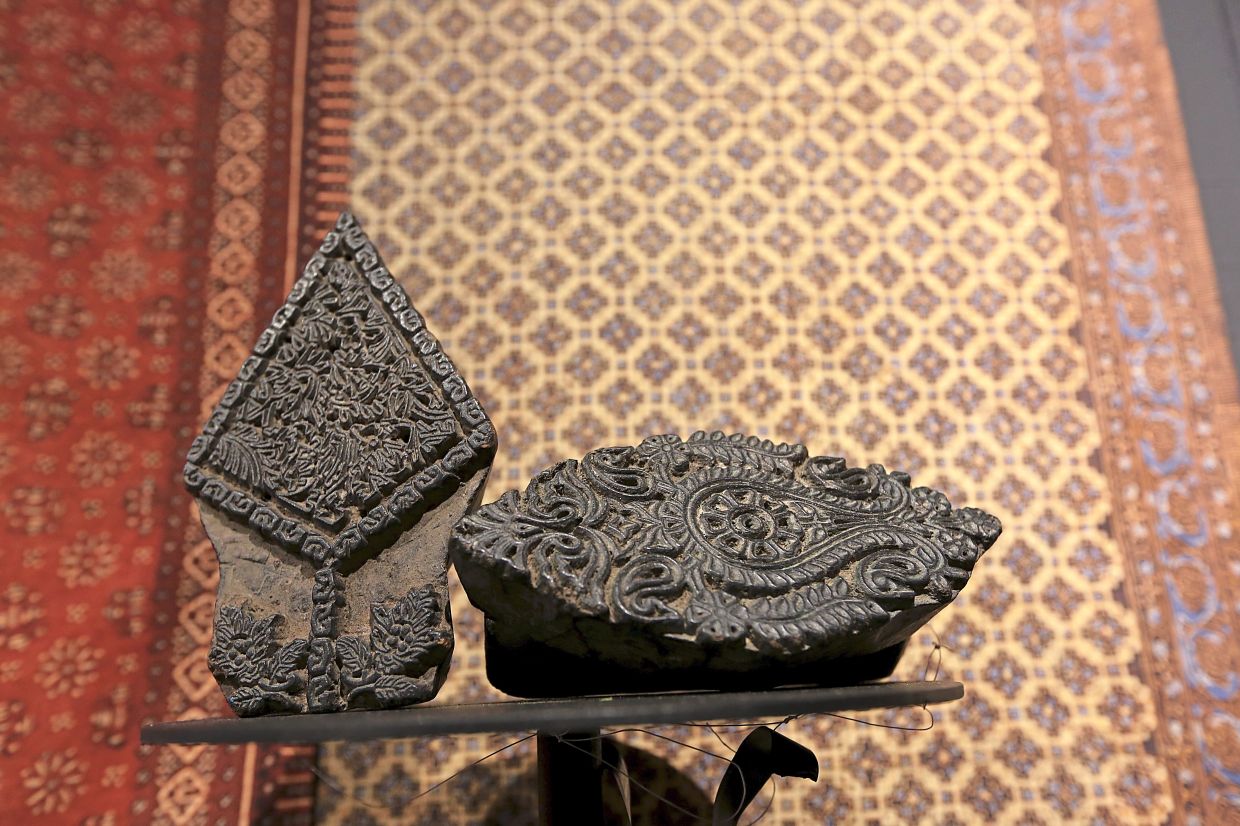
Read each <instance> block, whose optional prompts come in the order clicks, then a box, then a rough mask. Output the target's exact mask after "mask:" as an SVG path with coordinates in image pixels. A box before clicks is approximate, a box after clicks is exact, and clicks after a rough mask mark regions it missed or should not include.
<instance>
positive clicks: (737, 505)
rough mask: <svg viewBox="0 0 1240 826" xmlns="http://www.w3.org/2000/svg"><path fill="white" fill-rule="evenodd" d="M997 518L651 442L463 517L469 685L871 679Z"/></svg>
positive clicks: (565, 468) (882, 488) (702, 447)
mask: <svg viewBox="0 0 1240 826" xmlns="http://www.w3.org/2000/svg"><path fill="white" fill-rule="evenodd" d="M1000 529H1001V527H1000V525H999V520H997V519H996V518H995V517H993V516H991V515H990V514H987V513H984V512H982V511H980V510H976V509H974V508H959V509H957V508H953V507H952V506H951V504H950V503H949V502H948V500H947V497H946V496H944V495H943V494H942V493H939V492H938V491H935V490H932V489H930V488H924V487H916V488H914V487H910V484H909V478H908V476H907V475H905V474H903V473H888V472H887V471H885V470H884V469H883V468H882V467H881V466H880V465H870V466H869V467H864V468H861V467H848V466H847V465H845V463H844V461H843V460H842V459H837V458H833V457H826V456H815V457H811V456H810V455H809V453H808V451H807V450H806V449H805V448H804V447H803V446H801V445H787V444H775V443H772V442H770V441H767V440H761V439H758V438H755V437H745V436H725V435H724V434H722V433H701V432H699V433H695V434H694V435H693V436H691V437H690V438H689V439H688V440H684V441H682V440H681V439H680V438H679V437H677V436H656V437H652V438H649V439H646V440H645V441H644V442H642V443H641V444H640V445H638V446H637V447H615V448H604V449H600V450H595V451H592V452H590V453H588V454H586V456H585V457H584V458H583V459H581V460H580V461H577V460H570V461H566V462H561V463H559V464H557V465H554V466H553V467H550V468H548V469H546V470H544V471H543V472H542V473H540V474H539V475H538V476H537V477H535V478H534V480H533V481H531V482H530V484H529V486H528V487H527V488H526V489H525V492H524V493H517V492H516V491H510V492H508V493H506V494H504V495H503V496H501V497H500V498H499V500H498V501H496V502H494V503H492V504H489V505H487V506H485V507H483V508H481V509H480V510H478V511H477V512H476V513H474V514H473V515H471V516H467V517H466V518H464V519H462V520H461V522H460V523H459V524H458V525H457V528H456V530H455V532H454V533H453V536H452V542H451V555H452V560H453V563H454V564H455V565H456V569H457V573H458V575H459V576H460V578H461V582H462V584H463V585H464V586H465V590H466V592H467V593H468V595H469V599H470V601H471V602H473V604H474V605H476V606H477V607H478V608H480V609H482V611H484V612H485V613H486V652H487V674H488V676H489V678H490V679H491V682H493V683H494V684H495V685H496V687H497V688H499V689H501V690H503V691H506V692H508V693H510V694H516V695H520V696H527V697H533V696H557V695H566V694H598V693H612V692H623V691H666V690H678V689H739V688H749V689H755V688H767V687H773V686H778V685H791V684H806V683H808V684H819V685H830V684H845V683H853V682H859V681H863V680H872V679H878V678H881V677H885V676H887V675H889V674H890V673H891V671H892V669H893V668H894V667H895V664H896V662H897V660H898V658H899V655H900V651H901V650H902V648H903V644H904V642H905V641H906V640H907V639H908V637H909V635H911V634H912V633H913V632H914V631H915V630H917V628H919V627H920V626H921V625H922V624H924V623H925V622H926V621H927V620H929V619H930V618H931V617H932V616H934V615H935V614H936V613H937V612H938V611H939V610H940V609H942V608H943V607H944V606H945V605H947V604H948V603H949V602H951V600H952V599H954V598H955V597H956V595H957V594H958V593H959V592H960V589H961V588H963V587H964V585H965V583H966V582H967V581H968V579H969V574H970V571H971V570H972V569H973V566H974V564H975V563H976V562H977V560H978V558H979V557H980V556H981V555H982V553H983V552H985V551H986V549H987V548H989V547H990V546H991V545H992V544H993V543H994V542H995V540H996V539H997V538H998V536H999V532H1000Z"/></svg>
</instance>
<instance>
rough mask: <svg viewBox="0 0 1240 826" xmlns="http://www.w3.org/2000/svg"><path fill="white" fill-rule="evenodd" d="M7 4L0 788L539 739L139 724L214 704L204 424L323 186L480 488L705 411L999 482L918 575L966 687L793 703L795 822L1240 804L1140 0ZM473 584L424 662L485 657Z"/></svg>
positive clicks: (851, 450) (654, 746)
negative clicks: (990, 530) (459, 395)
mask: <svg viewBox="0 0 1240 826" xmlns="http://www.w3.org/2000/svg"><path fill="white" fill-rule="evenodd" d="M7 5H12V4H10V3H4V0H0V8H4V7H5V6H7ZM4 11H5V12H6V13H4V14H0V91H2V92H3V94H2V95H0V116H3V117H4V118H5V121H4V122H5V129H4V130H3V132H0V135H2V136H0V198H3V200H4V204H5V206H6V208H7V211H6V219H7V220H5V221H4V222H2V223H0V242H2V243H0V295H2V296H3V297H4V298H5V299H6V300H5V302H4V304H3V306H2V307H0V321H2V322H3V323H0V331H3V332H0V386H3V387H4V393H3V395H2V396H0V484H2V487H0V516H2V517H3V520H4V521H3V527H2V530H3V531H4V533H3V534H2V535H3V536H4V538H5V542H4V546H3V552H4V558H5V561H6V562H8V563H9V564H8V566H7V571H8V574H9V576H8V577H7V579H6V581H4V582H3V583H0V600H2V602H0V651H2V652H3V659H2V660H0V789H2V790H3V792H4V793H3V794H0V820H5V821H6V822H7V821H8V820H13V821H14V822H49V823H52V822H55V823H59V822H69V823H77V822H94V823H113V822H116V823H119V822H160V823H178V824H180V823H186V824H189V823H194V824H198V823H202V824H205V823H227V822H250V821H251V820H263V819H269V820H272V821H274V820H275V819H277V818H279V819H283V820H284V821H290V820H297V819H299V818H300V819H302V820H306V819H309V818H310V817H311V816H315V817H316V818H317V820H319V821H321V822H324V823H357V824H367V823H386V822H401V823H437V824H438V823H475V822H483V821H484V820H487V819H490V820H493V821H495V822H521V818H522V817H526V818H528V813H529V808H530V806H531V805H532V801H533V797H532V795H533V786H532V783H533V771H534V753H533V749H532V746H531V744H530V743H528V742H527V743H524V744H522V745H520V746H518V747H516V748H514V749H512V750H510V751H507V752H505V753H504V754H503V755H501V756H500V757H497V758H494V759H493V760H491V761H488V762H487V763H484V764H483V765H481V766H479V767H476V768H473V769H469V770H467V771H466V772H465V773H464V774H463V775H462V776H461V777H460V778H458V779H457V780H455V781H453V785H448V786H445V787H444V788H443V789H441V790H439V791H437V792H434V793H432V794H430V795H428V796H426V797H424V798H420V799H418V800H416V801H415V800H414V798H415V797H416V796H417V795H418V794H419V793H420V792H422V791H424V790H426V789H427V788H429V787H430V786H431V785H432V784H433V783H436V782H438V781H439V780H442V779H443V778H445V777H447V776H449V775H450V774H452V773H453V772H456V771H458V770H460V769H462V768H465V767H466V766H468V765H469V764H470V763H471V762H472V761H474V760H475V759H477V758H478V757H480V756H482V755H484V754H486V753H487V752H489V751H491V750H493V749H494V748H496V747H497V746H499V745H502V744H503V743H504V742H506V741H505V740H504V739H503V738H485V737H476V738H461V739H449V738H441V739H434V740H421V741H410V742H401V743H389V744H375V745H366V746H349V747H343V746H341V747H327V748H324V749H323V750H322V752H321V753H320V754H318V755H317V762H318V771H319V772H320V773H321V775H322V776H323V777H324V778H325V780H324V781H322V782H317V783H316V782H315V775H314V774H312V773H311V772H310V771H309V761H310V760H312V759H314V758H315V755H314V753H313V752H312V751H309V752H308V751H307V750H305V749H257V748H253V747H251V748H238V749H205V748H169V749H139V748H138V747H137V745H136V726H137V724H138V723H139V722H142V721H144V720H155V719H172V718H177V719H188V718H194V717H203V716H213V715H220V714H223V713H225V711H224V706H223V703H222V701H221V699H220V697H219V694H218V691H217V690H216V688H215V685H214V681H213V680H212V678H211V677H210V675H209V674H208V673H207V671H206V668H205V659H206V658H205V652H206V646H207V644H208V643H209V639H210V622H211V614H212V606H213V590H214V584H215V579H214V577H215V572H214V569H213V566H214V555H213V552H212V550H211V548H210V545H209V544H208V543H206V542H205V540H204V538H203V536H202V533H201V530H200V528H199V527H198V524H197V516H196V514H195V513H194V512H193V510H192V505H191V503H190V501H189V499H188V497H186V496H185V495H184V494H183V493H182V492H181V490H180V486H179V481H178V475H179V465H180V457H181V456H182V455H183V453H184V449H185V447H186V444H187V441H188V438H189V436H190V435H191V434H192V433H193V432H194V431H196V429H197V426H198V424H199V422H200V420H201V417H202V416H203V414H204V412H205V411H207V410H209V409H210V408H211V406H212V405H213V404H214V402H215V401H216V400H217V399H218V397H219V394H220V393H221V392H222V391H223V388H224V386H225V384H226V382H227V381H228V379H229V378H231V376H232V375H233V374H234V373H235V371H236V369H237V366H238V364H239V363H240V360H241V359H242V358H243V357H244V355H245V354H246V352H247V351H248V350H249V347H250V346H251V344H252V343H253V340H254V339H255V337H256V335H257V332H258V330H259V329H261V327H262V326H263V324H264V323H265V319H266V318H267V317H269V315H270V313H271V311H272V310H273V309H274V307H275V306H276V304H277V302H278V301H279V299H280V298H281V297H282V296H283V294H284V293H285V292H286V291H287V288H288V286H289V285H290V284H291V282H292V279H293V278H294V277H295V276H296V273H297V267H298V264H299V262H301V261H304V259H305V257H306V254H307V251H308V249H309V248H310V244H312V243H313V241H314V239H315V238H317V237H318V236H320V235H321V234H322V233H323V232H324V231H325V229H326V228H327V227H328V226H329V225H330V223H331V222H332V221H333V220H334V218H335V214H336V212H338V211H339V210H340V209H342V208H345V207H348V208H350V209H352V210H353V211H354V212H356V213H357V214H358V216H359V218H360V219H361V220H362V221H363V223H364V225H365V227H366V229H367V230H368V232H369V233H370V234H371V236H372V238H374V240H375V241H376V243H377V245H378V246H379V248H380V249H381V251H382V253H383V254H384V256H385V258H386V259H387V262H388V264H389V267H390V268H391V270H392V271H393V273H395V274H397V275H398V277H399V278H400V279H401V280H402V282H403V283H404V285H405V287H406V288H407V289H408V291H409V292H410V295H411V297H412V298H413V301H414V303H415V304H417V306H418V307H419V308H420V309H421V310H422V311H423V312H424V313H425V314H426V316H427V318H428V322H429V323H430V325H431V326H432V328H433V329H434V330H435V332H436V333H437V334H438V335H439V336H440V338H441V339H442V340H443V342H444V345H445V347H446V348H447V350H448V351H449V352H450V353H451V354H452V355H453V357H454V359H455V360H456V362H457V364H458V365H459V367H460V368H461V370H462V372H463V373H464V374H465V375H466V376H467V377H468V378H469V380H470V383H471V385H472V386H473V387H474V389H475V390H476V392H477V394H478V396H479V397H480V398H481V399H482V401H483V403H484V404H485V405H486V407H487V409H488V411H489V412H490V414H491V416H492V418H493V420H494V422H495V425H496V427H497V429H498V431H499V435H500V440H501V448H500V455H499V457H498V459H497V462H496V465H495V471H494V473H493V476H492V484H491V488H490V490H489V491H488V497H489V498H493V497H494V496H495V495H498V494H499V493H500V492H502V491H503V490H505V489H507V488H511V487H517V486H520V485H522V484H523V483H524V481H525V480H526V479H527V478H528V477H529V476H530V475H531V474H533V473H534V472H535V471H537V470H538V469H540V468H542V467H544V466H545V465H547V464H550V463H551V462H554V461H556V460H558V459H561V458H565V457H568V456H576V455H580V454H581V453H583V452H585V451H587V450H589V449H591V448H593V447H598V446H602V445H606V444H624V443H634V442H635V441H637V440H639V439H640V438H642V437H643V436H645V435H649V434H654V433H663V432H679V433H681V434H682V435H687V434H688V433H689V432H691V431H693V430H696V429H699V428H708V429H709V428H720V429H724V430H729V431H745V432H750V433H755V434H758V435H761V436H766V437H770V438H774V439H780V440H797V441H803V442H805V443H806V444H808V445H809V447H810V448H811V450H812V451H813V452H815V453H832V454H838V455H844V456H847V457H849V458H850V459H851V460H852V461H854V462H871V461H876V462H882V463H884V464H886V465H887V466H888V467H890V468H893V469H901V470H906V471H908V472H910V473H911V474H912V475H913V477H914V479H915V481H916V482H919V483H922V484H929V485H932V486H935V487H939V488H941V489H943V490H945V491H947V492H948V494H949V495H950V496H951V498H952V499H953V501H956V502H957V503H959V504H970V505H976V506H979V507H983V508H985V509H987V510H990V511H992V512H994V513H996V514H997V515H999V516H1000V517H1001V518H1002V520H1003V522H1004V526H1005V533H1004V537H1003V538H1002V539H1001V540H1000V542H999V544H998V545H996V547H995V548H994V549H993V550H992V551H991V552H990V554H989V555H988V556H987V557H986V558H985V560H984V561H983V563H982V564H981V565H980V566H979V568H978V571H977V573H976V574H975V576H974V580H973V582H972V584H971V585H970V586H969V587H968V589H967V590H966V591H965V593H964V594H963V595H962V597H961V598H960V600H959V601H958V602H957V603H956V604H955V605H953V606H952V607H951V608H949V609H948V610H947V611H945V612H944V613H943V614H942V615H941V616H940V617H939V618H938V619H937V620H936V621H935V622H934V623H933V625H934V631H935V632H936V633H937V635H938V637H939V638H940V639H941V641H942V643H943V644H944V646H945V647H946V649H947V650H946V651H945V652H944V653H943V671H942V673H943V675H944V676H946V677H950V678H953V679H960V680H962V681H964V682H965V683H966V685H967V697H966V699H965V700H964V701H962V702H960V703H957V704H955V705H952V706H948V707H943V708H941V709H939V710H937V711H936V712H935V720H936V725H935V727H934V729H933V730H931V731H928V732H899V731H890V730H880V729H876V728H868V727H863V726H860V725H858V724H856V723H849V722H846V721H840V720H833V719H831V718H807V719H804V720H800V721H797V722H795V723H793V724H791V725H790V726H789V727H788V732H789V734H790V735H791V736H793V737H794V738H796V739H798V740H801V741H802V742H805V743H806V744H808V745H810V746H811V747H813V748H814V749H815V751H816V752H817V753H818V755H819V758H820V760H821V762H822V768H823V778H824V779H823V781H822V782H820V783H818V784H811V783H808V782H803V781H795V780H790V781H785V782H783V783H782V784H781V785H780V789H779V792H778V796H777V798H776V801H775V803H774V805H773V806H772V808H771V812H770V813H769V814H768V816H767V818H768V822H772V823H779V824H799V823H822V822H858V823H862V822H865V823H868V822H886V821H889V820H895V819H897V818H898V819H901V820H917V821H925V822H933V823H944V824H946V823H973V822H991V821H993V822H1002V823H1057V822H1064V821H1073V822H1078V821H1079V822H1124V823H1162V822H1167V821H1171V822H1176V823H1215V822H1224V821H1226V820H1229V819H1234V818H1237V817H1240V716H1238V715H1240V696H1237V694H1238V692H1240V676H1238V674H1240V664H1238V663H1237V662H1236V661H1235V660H1236V656H1237V649H1236V646H1235V645H1234V643H1233V642H1232V640H1231V638H1230V629H1231V623H1232V621H1233V616H1234V612H1235V611H1236V610H1237V606H1236V605H1234V604H1230V603H1228V602H1227V600H1226V599H1225V596H1224V595H1225V594H1227V593H1229V592H1231V591H1234V589H1235V588H1236V585H1237V583H1236V580H1237V579H1238V578H1240V568H1237V567H1235V565H1234V563H1231V562H1229V561H1228V559H1227V557H1228V552H1229V551H1234V548H1235V541H1234V539H1233V537H1232V526H1231V523H1230V520H1231V518H1232V516H1231V514H1232V512H1233V508H1234V506H1233V503H1232V496H1233V492H1234V486H1233V483H1232V481H1231V474H1232V473H1234V472H1235V469H1236V468H1237V464H1236V462H1237V460H1238V459H1240V456H1237V454H1236V452H1235V451H1236V448H1234V447H1233V446H1232V444H1231V443H1230V442H1229V443H1226V444H1224V443H1223V442H1222V439H1221V438H1220V434H1224V433H1227V432H1234V431H1235V428H1236V425H1237V407H1236V405H1237V393H1236V384H1235V378H1234V372H1233V370H1232V367H1231V365H1230V362H1229V361H1228V357H1227V351H1226V348H1225V346H1224V341H1223V338H1222V324H1221V316H1220V310H1219V307H1218V301H1217V297H1216V295H1215V285H1214V280H1213V275H1212V271H1211V268H1210V263H1209V257H1208V251H1207V249H1206V247H1205V242H1204V235H1203V229H1202V225H1201V220H1200V215H1199V212H1198V205H1197V199H1196V192H1195V189H1194V183H1193V181H1192V179H1191V176H1190V173H1189V171H1188V166H1187V159H1186V154H1185V153H1186V150H1185V145H1184V141H1183V136H1182V134H1181V131H1180V127H1179V125H1178V124H1179V121H1178V114H1177V110H1176V103H1175V96H1174V87H1173V80H1172V76H1171V73H1170V68H1169V65H1168V63H1167V56H1166V53H1165V50H1164V48H1163V46H1162V43H1161V41H1160V35H1159V32H1158V29H1157V15H1156V12H1155V8H1154V5H1153V2H1152V0H1046V2H1042V3H1036V4H1035V3H1028V2H1021V0H822V2H816V3H800V2H792V0H758V1H757V2H754V1H753V0H690V1H689V2H683V3H681V2H667V0H642V1H641V2H631V1H630V0H617V2H612V3H594V2H586V1H585V0H583V2H570V3H551V2H546V3H528V2H522V0H469V2H461V3H443V4H435V3H409V2H387V0H299V2H289V3H276V2H275V1H274V0H220V2H218V3H200V2H194V0H181V2H174V3H166V4H148V3H137V4H128V3H117V2H112V1H111V0H81V2H78V0H64V2H62V3H33V2H28V3H25V4H22V3H17V4H15V7H14V8H12V9H8V8H4ZM453 612H454V615H455V617H456V618H457V637H458V643H457V652H456V655H455V658H454V661H453V668H452V675H451V677H450V678H449V680H448V683H447V685H446V686H445V688H444V691H443V692H442V694H441V695H440V701H447V702H462V701H479V700H486V699H494V698H496V697H497V696H498V695H497V694H496V693H495V692H494V691H493V690H491V689H490V688H489V687H488V685H487V683H486V679H485V673H484V663H483V659H482V652H481V617H480V615H478V614H477V613H476V612H475V611H473V610H472V609H471V608H470V607H469V605H468V601H467V600H466V599H465V597H464V595H463V593H462V592H461V591H460V589H459V588H457V589H456V590H455V592H454V600H453ZM932 638H933V637H932V633H931V632H929V631H927V632H924V633H922V634H920V635H918V637H917V638H915V644H914V646H913V648H912V649H911V650H910V652H909V654H908V656H907V657H906V659H905V662H904V664H903V665H902V667H901V674H902V675H903V676H920V674H921V671H922V668H923V667H924V665H925V663H926V655H927V654H928V652H929V650H930V647H931V640H932ZM870 719H873V720H876V721H880V722H885V723H892V724H900V725H916V724H917V723H919V722H920V721H921V712H914V711H901V712H892V713H890V714H886V715H871V716H870ZM663 733H668V734H671V735H673V736H676V737H679V738H682V739H687V740H689V741H690V742H693V743H695V744H697V745H700V746H702V747H704V748H711V749H713V750H718V748H719V744H718V742H717V741H715V739H714V738H713V737H711V736H710V734H709V733H706V734H703V733H702V732H701V731H700V730H696V729H689V728H679V729H671V730H667V731H664V732H663ZM627 739H628V742H630V743H632V744H633V745H635V746H638V747H640V748H643V749H646V750H648V751H650V752H653V753H654V754H655V755H656V756H659V757H662V758H663V759H666V760H668V761H670V762H671V763H672V764H673V765H675V766H676V767H677V768H679V769H681V770H683V771H685V772H686V773H687V774H688V775H689V776H690V777H691V778H693V779H694V780H695V781H696V782H697V783H698V784H699V785H700V786H701V787H702V789H703V790H704V791H706V792H713V787H714V784H715V782H717V778H718V775H719V772H720V770H721V765H720V764H718V763H715V762H713V761H712V760H711V759H710V758H708V757H705V756H703V755H701V754H697V753H694V752H689V751H686V750H680V749H675V748H671V747H669V746H668V745H667V744H666V743H665V742H662V741H659V740H657V739H655V738H651V737H649V736H644V735H640V734H633V735H628V737H627ZM763 800H765V795H764V796H763ZM759 805H761V804H759Z"/></svg>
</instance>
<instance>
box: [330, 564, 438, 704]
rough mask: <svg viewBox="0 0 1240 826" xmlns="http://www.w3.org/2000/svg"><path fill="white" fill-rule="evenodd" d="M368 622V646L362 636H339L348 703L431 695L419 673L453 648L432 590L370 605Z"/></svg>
mask: <svg viewBox="0 0 1240 826" xmlns="http://www.w3.org/2000/svg"><path fill="white" fill-rule="evenodd" d="M370 623H371V625H370V640H369V646H368V645H367V641H366V640H364V639H363V638H362V637H358V636H342V637H340V638H339V639H338V640H337V641H336V657H337V661H338V664H339V667H340V684H341V687H342V688H343V689H344V693H345V697H346V700H347V701H348V705H349V707H351V708H365V707H370V706H372V705H374V704H375V703H377V704H379V705H382V706H391V705H401V704H405V703H413V702H420V701H422V700H425V699H427V698H428V697H429V696H430V690H429V689H428V686H427V685H426V684H425V682H424V681H421V680H419V679H418V678H419V677H422V675H424V674H425V673H426V672H427V671H429V670H430V669H431V668H433V667H434V666H436V665H439V664H441V663H442V662H443V661H444V660H445V659H446V658H447V657H448V655H449V654H450V653H451V652H452V631H451V625H450V624H449V623H448V621H447V619H446V617H445V616H444V610H443V609H442V608H441V607H440V605H439V601H438V599H436V597H435V591H434V589H432V588H429V587H428V588H415V589H414V590H412V591H410V592H409V593H408V594H406V595H405V596H404V597H402V598H401V599H400V600H398V601H397V602H395V603H393V604H391V605H382V604H379V603H376V604H374V605H372V606H371V610H370ZM371 698H373V700H374V701H375V703H371V702H370V699H371Z"/></svg>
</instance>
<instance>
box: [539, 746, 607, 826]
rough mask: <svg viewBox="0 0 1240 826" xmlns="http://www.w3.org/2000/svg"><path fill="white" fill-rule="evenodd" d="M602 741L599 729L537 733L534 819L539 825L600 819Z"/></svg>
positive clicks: (587, 825)
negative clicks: (535, 816) (563, 732)
mask: <svg viewBox="0 0 1240 826" xmlns="http://www.w3.org/2000/svg"><path fill="white" fill-rule="evenodd" d="M604 769H605V766H604V765H603V740H602V738H601V737H600V736H599V730H598V729H594V730H592V731H575V732H570V733H566V734H561V735H556V734H547V733H544V732H541V731H540V732H539V733H538V819H539V822H540V823H542V824H543V826H594V825H595V824H601V823H602V822H603V771H604Z"/></svg>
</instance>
